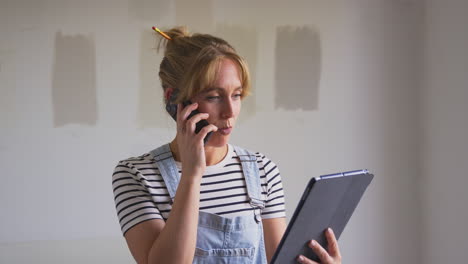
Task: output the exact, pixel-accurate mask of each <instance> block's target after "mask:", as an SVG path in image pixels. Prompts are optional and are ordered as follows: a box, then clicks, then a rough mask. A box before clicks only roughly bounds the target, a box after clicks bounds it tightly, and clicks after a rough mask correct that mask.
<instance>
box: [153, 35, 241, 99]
mask: <svg viewBox="0 0 468 264" xmlns="http://www.w3.org/2000/svg"><path fill="white" fill-rule="evenodd" d="M164 33H166V34H167V35H168V36H169V37H170V38H171V39H170V40H167V39H166V38H163V37H162V36H161V41H160V42H159V46H158V50H159V49H160V48H161V45H164V49H165V50H164V58H163V60H162V61H161V64H160V66H159V78H160V80H161V85H162V87H163V90H164V91H165V90H166V89H167V88H174V89H177V90H178V94H177V97H176V98H175V102H174V103H181V102H183V101H186V100H189V99H190V98H192V97H193V96H195V95H196V94H198V93H200V92H202V91H203V90H205V89H208V88H212V87H213V86H214V82H215V81H216V79H217V74H218V70H219V68H220V65H221V62H222V61H223V60H224V59H230V60H232V61H233V62H234V63H236V64H237V66H238V70H239V75H240V76H239V79H240V81H241V85H242V94H241V97H242V98H243V97H245V96H247V95H249V94H250V75H249V70H248V67H247V63H246V61H245V60H244V59H243V58H242V57H240V56H239V55H238V54H237V53H236V51H235V49H234V48H233V47H232V46H231V45H230V44H229V43H228V42H227V41H225V40H223V39H221V38H218V37H215V36H212V35H208V34H193V35H192V34H190V33H189V32H188V31H187V28H185V27H175V28H172V29H170V30H166V31H164ZM165 101H166V103H167V98H165Z"/></svg>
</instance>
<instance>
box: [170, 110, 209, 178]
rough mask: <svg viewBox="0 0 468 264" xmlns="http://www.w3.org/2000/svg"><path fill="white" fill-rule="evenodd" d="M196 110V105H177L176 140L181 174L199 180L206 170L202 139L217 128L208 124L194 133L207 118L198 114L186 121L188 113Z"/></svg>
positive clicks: (206, 115) (205, 114) (203, 114)
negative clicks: (198, 125)
mask: <svg viewBox="0 0 468 264" xmlns="http://www.w3.org/2000/svg"><path fill="white" fill-rule="evenodd" d="M197 108H198V104H197V103H193V104H190V105H187V106H186V107H185V108H183V106H182V104H178V105H177V136H176V140H177V147H178V151H179V157H180V161H181V162H182V172H183V174H184V175H185V174H187V175H194V176H196V177H197V176H198V177H200V178H201V176H202V175H203V173H204V172H205V168H206V158H205V148H204V144H203V139H204V138H205V136H206V135H207V134H208V133H209V132H215V131H217V130H218V128H217V127H216V126H215V125H213V124H209V125H208V126H205V127H204V128H202V129H201V130H200V132H199V133H198V134H197V133H195V128H196V124H197V123H198V122H199V121H200V120H202V119H207V118H208V116H209V114H207V113H199V114H196V115H194V116H192V117H191V118H190V119H188V120H187V118H188V116H189V115H190V113H192V111H193V110H195V109H197Z"/></svg>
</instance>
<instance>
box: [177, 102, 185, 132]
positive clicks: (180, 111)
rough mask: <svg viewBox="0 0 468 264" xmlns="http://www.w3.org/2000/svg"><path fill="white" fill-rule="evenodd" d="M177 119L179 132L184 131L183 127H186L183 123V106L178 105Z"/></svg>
mask: <svg viewBox="0 0 468 264" xmlns="http://www.w3.org/2000/svg"><path fill="white" fill-rule="evenodd" d="M176 119H177V122H176V123H177V131H182V130H183V127H184V122H183V119H182V104H180V103H179V104H177V116H176Z"/></svg>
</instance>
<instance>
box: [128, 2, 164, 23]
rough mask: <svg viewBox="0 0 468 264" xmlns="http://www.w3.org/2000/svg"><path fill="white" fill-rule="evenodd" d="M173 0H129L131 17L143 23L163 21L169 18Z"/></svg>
mask: <svg viewBox="0 0 468 264" xmlns="http://www.w3.org/2000/svg"><path fill="white" fill-rule="evenodd" d="M170 7H171V0H157V1H156V0H128V14H129V17H131V18H133V19H136V20H142V21H152V22H155V21H156V22H157V21H161V20H162V19H163V18H164V17H166V16H168V14H169V10H170Z"/></svg>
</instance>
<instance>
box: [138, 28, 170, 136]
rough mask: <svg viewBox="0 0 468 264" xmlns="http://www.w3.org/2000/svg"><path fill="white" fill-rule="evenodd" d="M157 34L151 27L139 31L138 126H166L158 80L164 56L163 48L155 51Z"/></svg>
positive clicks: (157, 41) (157, 40)
mask: <svg viewBox="0 0 468 264" xmlns="http://www.w3.org/2000/svg"><path fill="white" fill-rule="evenodd" d="M158 43H159V36H158V35H156V33H155V32H154V31H153V30H152V29H151V28H148V29H145V30H143V31H142V33H141V44H140V64H139V65H140V69H139V73H140V78H139V79H140V89H139V95H138V126H139V128H151V127H167V123H166V120H167V116H168V114H167V113H166V110H165V106H164V100H163V91H162V87H161V84H160V82H159V76H158V72H159V64H160V63H161V60H162V58H163V56H164V49H161V50H160V51H159V52H160V53H157V50H156V48H157V44H158Z"/></svg>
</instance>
